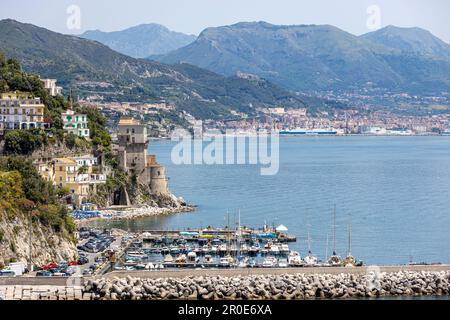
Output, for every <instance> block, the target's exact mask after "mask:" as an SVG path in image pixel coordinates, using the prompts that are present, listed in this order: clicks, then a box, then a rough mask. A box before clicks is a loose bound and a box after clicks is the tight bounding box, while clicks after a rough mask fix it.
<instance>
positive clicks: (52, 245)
mask: <svg viewBox="0 0 450 320" xmlns="http://www.w3.org/2000/svg"><path fill="white" fill-rule="evenodd" d="M29 236H30V229H29V220H28V217H27V216H25V214H17V215H16V216H15V217H14V218H12V219H9V217H8V214H6V212H5V211H0V238H1V241H0V265H2V264H3V265H7V264H8V263H9V262H11V261H22V262H27V261H28V257H29V243H30V242H29ZM31 243H32V246H31V248H32V262H33V264H34V265H38V266H41V265H43V264H48V263H51V262H60V261H72V260H75V259H76V257H77V250H76V245H75V242H74V241H73V239H70V238H67V237H66V236H64V235H62V234H60V233H56V232H54V231H53V230H52V228H51V227H47V226H44V225H42V224H40V223H38V222H37V221H33V223H32V236H31Z"/></svg>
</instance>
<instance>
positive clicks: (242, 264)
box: [238, 257, 249, 268]
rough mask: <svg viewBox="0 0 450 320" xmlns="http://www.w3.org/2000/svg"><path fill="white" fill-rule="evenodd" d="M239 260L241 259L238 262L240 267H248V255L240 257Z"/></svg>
mask: <svg viewBox="0 0 450 320" xmlns="http://www.w3.org/2000/svg"><path fill="white" fill-rule="evenodd" d="M238 261H239V262H238V267H239V268H247V267H248V262H249V258H248V257H239V259H238Z"/></svg>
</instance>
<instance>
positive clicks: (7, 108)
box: [0, 92, 45, 134]
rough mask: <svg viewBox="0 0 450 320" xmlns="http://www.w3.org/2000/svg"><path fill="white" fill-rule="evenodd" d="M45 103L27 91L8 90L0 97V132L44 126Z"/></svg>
mask: <svg viewBox="0 0 450 320" xmlns="http://www.w3.org/2000/svg"><path fill="white" fill-rule="evenodd" d="M44 109H45V106H44V104H42V103H41V99H40V98H36V97H33V96H32V95H31V94H30V93H27V92H6V93H2V94H1V99H0V134H3V131H4V130H12V129H35V128H43V127H44V126H45V123H44Z"/></svg>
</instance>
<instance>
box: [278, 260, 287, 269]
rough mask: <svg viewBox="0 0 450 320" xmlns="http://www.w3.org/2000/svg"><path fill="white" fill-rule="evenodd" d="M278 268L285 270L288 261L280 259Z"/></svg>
mask: <svg viewBox="0 0 450 320" xmlns="http://www.w3.org/2000/svg"><path fill="white" fill-rule="evenodd" d="M278 267H279V268H287V267H288V260H287V259H286V258H281V259H280V260H278Z"/></svg>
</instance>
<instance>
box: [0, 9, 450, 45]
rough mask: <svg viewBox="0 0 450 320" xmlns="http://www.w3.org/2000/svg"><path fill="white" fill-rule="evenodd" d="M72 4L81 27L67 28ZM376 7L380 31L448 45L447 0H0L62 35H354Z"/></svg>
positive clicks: (10, 13)
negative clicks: (251, 26) (316, 28)
mask: <svg viewBox="0 0 450 320" xmlns="http://www.w3.org/2000/svg"><path fill="white" fill-rule="evenodd" d="M71 5H76V6H78V8H79V9H80V15H79V16H80V20H79V21H80V24H79V28H78V26H77V25H76V24H75V26H77V27H76V28H75V29H74V28H73V26H74V24H72V27H71V28H68V27H67V20H68V17H69V16H70V14H68V13H67V10H68V8H70V6H71ZM371 5H377V6H378V7H379V9H380V22H381V26H386V25H390V24H393V25H397V26H405V27H410V26H417V27H422V28H425V29H428V30H430V31H431V32H432V33H434V34H435V35H437V36H438V37H440V38H441V39H443V40H445V41H446V42H448V43H450V23H449V21H450V1H448V0H339V1H337V0H309V1H306V0H272V1H270V0H126V1H118V0H109V1H108V0H1V11H0V18H1V19H3V18H12V19H16V20H19V21H21V22H28V23H33V24H36V25H39V26H42V27H45V28H48V29H50V30H53V31H58V32H61V33H75V34H78V33H82V32H83V31H85V30H89V29H100V30H103V31H113V30H121V29H124V28H127V27H130V26H134V25H137V24H141V23H150V22H156V23H160V24H163V25H165V26H167V27H168V28H169V29H172V30H175V31H181V32H184V33H191V34H198V33H200V32H201V31H202V30H203V29H204V28H206V27H212V26H220V25H227V24H233V23H236V22H239V21H261V20H263V21H267V22H270V23H274V24H332V25H335V26H337V27H340V28H342V29H344V30H346V31H349V32H351V33H354V34H362V33H366V32H369V31H371V30H370V29H369V28H368V27H367V20H368V18H369V15H368V14H367V9H368V8H369V7H370V6H371Z"/></svg>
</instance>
